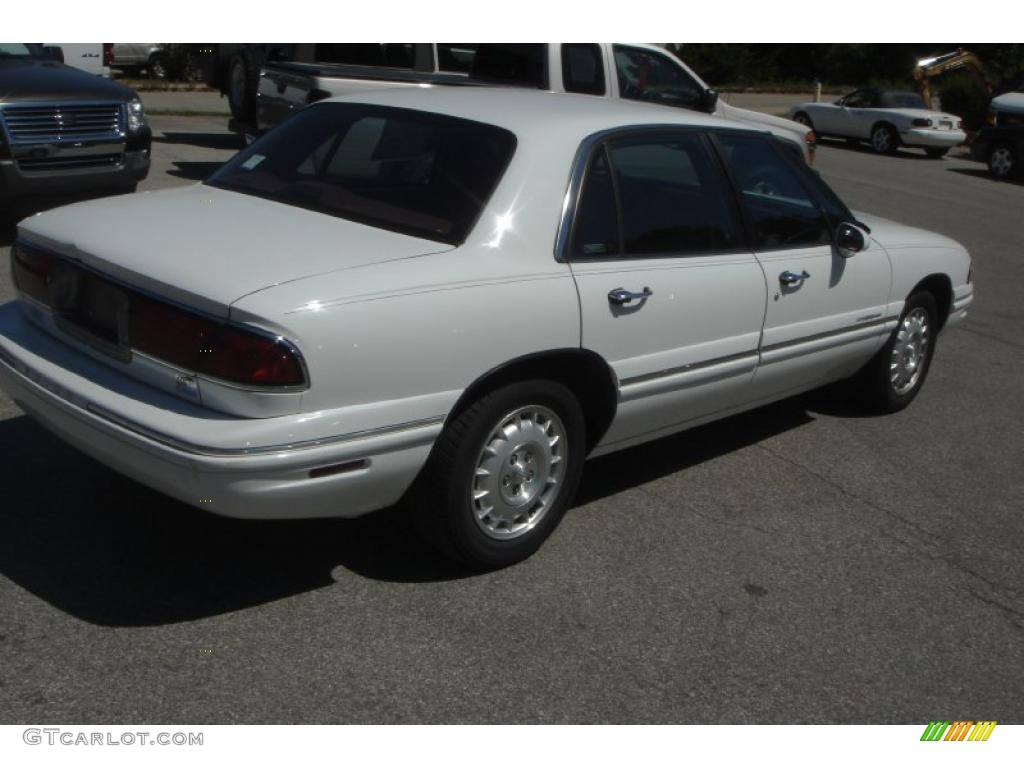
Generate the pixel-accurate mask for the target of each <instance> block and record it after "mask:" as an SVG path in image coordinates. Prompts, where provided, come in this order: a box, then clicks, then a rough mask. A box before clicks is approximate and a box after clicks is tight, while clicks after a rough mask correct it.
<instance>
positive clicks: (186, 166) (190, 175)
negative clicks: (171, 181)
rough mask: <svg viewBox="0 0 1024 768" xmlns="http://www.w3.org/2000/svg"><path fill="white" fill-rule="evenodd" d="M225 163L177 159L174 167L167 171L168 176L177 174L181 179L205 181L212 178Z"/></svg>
mask: <svg viewBox="0 0 1024 768" xmlns="http://www.w3.org/2000/svg"><path fill="white" fill-rule="evenodd" d="M222 165H224V163H199V162H186V161H184V160H176V161H175V162H174V169H173V170H169V171H167V175H168V176H177V177H178V178H179V179H190V180H192V181H205V180H206V179H208V178H210V177H211V176H212V175H213V174H214V173H216V172H217V170H218V169H219V168H220V167H221V166H222Z"/></svg>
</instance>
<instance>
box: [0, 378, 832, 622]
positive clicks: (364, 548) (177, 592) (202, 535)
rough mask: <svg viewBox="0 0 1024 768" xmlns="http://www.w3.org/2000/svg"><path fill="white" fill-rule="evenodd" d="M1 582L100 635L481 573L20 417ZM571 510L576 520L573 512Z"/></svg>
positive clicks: (658, 473)
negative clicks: (379, 583)
mask: <svg viewBox="0 0 1024 768" xmlns="http://www.w3.org/2000/svg"><path fill="white" fill-rule="evenodd" d="M807 405H808V403H807V400H806V398H795V399H791V400H787V401H784V402H781V403H776V404H773V405H770V406H767V407H764V408H761V409H758V410H756V411H751V412H749V413H746V414H742V415H740V416H735V417H732V418H730V419H728V420H725V421H722V422H718V423H716V424H710V425H707V426H703V427H699V428H697V429H694V430H690V431H688V432H685V433H682V434H679V435H675V436H672V437H668V438H663V439H661V440H658V441H655V442H652V443H647V444H645V445H642V446H638V447H636V448H631V449H629V450H626V451H622V452H619V453H617V454H615V455H614V456H612V457H604V458H598V459H595V460H593V461H591V462H588V464H587V465H586V468H585V471H584V477H583V484H582V486H581V488H580V491H579V494H578V496H577V499H576V502H575V504H576V506H580V505H583V504H587V503H590V502H594V501H597V500H599V499H603V498H605V497H607V496H610V495H613V494H617V493H621V492H624V491H628V490H629V489H631V488H634V487H636V486H638V485H640V484H643V483H647V482H650V481H652V480H654V479H657V478H659V477H662V476H664V475H668V474H672V473H675V472H679V471H682V470H685V469H686V468H687V467H690V466H693V465H696V464H700V463H702V462H705V461H709V460H711V459H714V458H715V457H717V456H721V455H723V454H727V453H730V452H732V451H736V450H738V449H740V448H742V447H744V446H747V445H750V444H752V443H755V442H757V441H760V440H762V439H764V438H766V437H769V436H772V435H777V434H780V433H782V432H786V431H788V430H791V429H794V428H797V427H800V426H802V425H804V424H807V423H809V422H811V421H813V416H811V415H809V414H808V410H807ZM0 445H3V446H5V447H7V446H10V447H14V446H16V447H17V449H16V450H5V458H4V461H3V462H2V464H0V487H2V488H4V493H5V499H4V504H3V507H2V511H0V574H2V575H3V576H4V577H6V578H8V579H10V580H11V581H13V582H14V583H15V584H17V585H19V586H20V587H22V588H23V589H25V590H27V591H29V592H31V593H32V594H34V595H36V596H38V597H39V598H41V599H43V600H45V601H46V602H48V603H50V604H51V605H53V606H54V607H56V608H58V609H59V610H61V611H64V612H66V613H68V614H70V615H73V616H75V617H77V618H80V619H82V620H84V621H88V622H90V623H93V624H98V625H103V626H151V625H160V624H169V623H175V622H181V621H190V620H195V619H200V618H205V617H209V616H214V615H219V614H222V613H228V612H231V611H236V610H241V609H244V608H249V607H252V606H255V605H260V604H263V603H267V602H271V601H274V600H279V599H281V598H285V597H289V596H292V595H296V594H301V593H303V592H307V591H311V590H315V589H319V588H322V587H327V586H330V585H331V584H333V583H334V579H333V578H332V576H331V574H332V571H334V570H335V569H336V568H338V567H341V568H344V569H346V570H348V571H351V572H353V573H355V574H358V575H360V576H363V577H365V578H370V579H376V580H383V581H394V582H403V583H417V582H435V581H446V580H455V579H461V578H469V577H472V576H474V575H475V574H474V573H472V572H470V571H467V570H466V569H464V568H461V567H459V566H457V565H454V564H452V563H450V562H448V561H447V560H445V559H443V558H442V557H441V556H439V555H437V554H435V553H434V552H433V551H432V550H430V549H429V548H428V547H427V546H426V545H425V544H423V543H421V541H420V539H419V538H418V537H417V536H416V534H415V533H414V532H413V531H412V530H411V526H410V525H409V524H408V521H407V520H406V518H405V515H406V514H407V513H406V512H405V510H403V509H402V508H400V507H393V508H390V509H386V510H382V511H381V512H377V513H374V514H371V515H366V516H364V517H360V518H357V519H354V520H341V519H338V520H297V521H247V520H231V519H226V518H221V517H218V516H216V515H213V514H210V513H208V512H203V511H201V510H199V509H194V508H192V507H190V506H187V505H185V504H182V503H180V502H177V501H175V500H173V499H170V498H168V497H166V496H163V495H162V494H159V493H157V492H155V491H151V490H150V489H148V488H146V487H144V486H142V485H140V484H138V483H136V482H134V481H132V480H129V479H127V478H125V477H122V476H121V475H118V474H117V473H115V472H113V471H112V470H110V469H108V468H106V467H105V466H103V465H101V464H99V463H97V462H95V461H93V460H92V459H90V458H89V457H88V456H86V455H85V454H83V453H80V452H78V451H77V450H75V449H74V448H71V447H70V446H68V445H67V444H65V443H64V442H62V441H61V440H59V439H58V438H56V437H54V436H53V435H51V434H50V433H49V432H47V431H46V430H45V429H43V428H42V427H40V426H38V425H37V424H36V423H35V422H34V421H32V420H31V419H29V418H28V417H24V416H20V417H15V418H9V419H6V420H3V421H0ZM569 514H570V515H571V514H573V512H572V511H571V510H570V512H569Z"/></svg>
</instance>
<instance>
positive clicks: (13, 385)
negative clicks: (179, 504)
mask: <svg viewBox="0 0 1024 768" xmlns="http://www.w3.org/2000/svg"><path fill="white" fill-rule="evenodd" d="M17 305H18V302H12V303H9V304H7V305H4V306H2V307H0V388H2V389H3V390H5V391H6V392H7V393H8V394H9V395H10V397H11V398H12V399H13V400H14V402H15V403H16V404H17V405H18V406H19V407H20V408H22V409H23V410H24V411H25V412H27V413H28V414H30V415H31V416H33V417H34V418H35V419H36V420H38V421H39V422H40V423H42V424H43V425H44V426H45V427H47V428H48V429H50V430H51V431H52V432H54V433H55V434H57V435H58V436H59V437H61V438H62V439H64V440H66V441H67V442H68V443H70V444H71V445H73V446H75V447H76V448H79V449H80V450H82V451H83V452H85V453H87V454H89V455H90V456H92V457H93V458H95V459H97V460H99V461H101V462H102V463H104V464H107V465H108V466H110V467H111V468H113V469H115V470H117V471H118V472H120V473H122V474H124V475H126V476H128V477H130V478H133V479H135V480H137V481H139V482H141V483H143V484H145V485H148V486H150V487H151V488H154V489H156V490H158V491H160V492H162V493H165V494H167V495H168V496H171V497H173V498H175V499H178V500H180V501H183V502H185V503H186V504H190V505H192V506H195V507H199V508H200V509H207V510H209V511H211V512H215V513H218V514H221V515H225V516H228V517H240V518H265V519H284V518H308V517H355V516H357V515H360V514H363V513H366V512H371V511H373V510H375V509H380V508H382V507H386V506H389V505H390V504H393V503H395V502H396V501H397V500H398V499H399V498H401V496H402V494H403V493H404V492H405V491H406V489H407V488H408V487H409V485H410V484H411V483H412V481H413V480H414V479H415V477H416V475H417V473H418V472H419V470H420V468H421V467H422V466H423V464H424V462H425V461H426V459H427V456H428V455H429V453H430V449H431V447H432V445H433V442H434V440H435V438H436V437H437V435H438V434H439V433H440V431H441V426H442V421H443V419H442V417H435V418H432V419H422V420H419V421H417V422H409V423H405V424H396V425H390V426H388V427H384V428H381V429H374V430H361V431H359V432H352V433H349V434H347V435H346V434H341V435H333V436H324V437H323V438H322V439H320V440H307V441H301V442H298V441H297V442H292V443H288V442H286V441H284V438H286V436H287V435H288V434H294V433H295V431H296V429H295V425H296V424H297V423H298V422H299V421H300V420H302V419H303V418H306V420H307V421H308V420H309V419H308V415H306V416H305V417H304V416H302V415H299V416H293V417H275V418H269V419H237V418H234V417H229V416H225V415H222V414H217V413H215V412H212V411H209V410H205V411H203V410H202V409H197V408H196V407H194V406H192V405H191V404H188V403H177V402H176V399H174V398H172V397H170V396H168V395H165V393H162V392H159V391H157V390H153V389H152V388H150V387H147V386H146V385H143V384H139V383H138V382H134V381H133V380H131V379H129V378H128V377H126V376H124V375H123V374H121V373H119V372H117V371H114V370H113V369H112V368H109V367H108V366H105V365H103V364H102V363H100V362H98V361H96V360H93V359H92V358H91V357H89V356H88V355H85V354H83V353H81V352H79V351H77V350H75V349H72V348H71V347H69V346H68V345H66V344H63V343H62V342H60V341H59V340H57V339H55V338H53V337H51V336H50V335H49V334H47V333H45V332H44V331H42V330H41V329H39V328H37V327H36V326H35V325H34V324H33V323H31V322H30V321H29V320H28V319H27V318H26V317H25V316H24V313H23V312H22V311H21V310H20V308H19V307H18V306H17ZM169 398H170V399H169ZM324 423H328V424H330V423H338V420H337V419H334V418H328V419H326V420H324ZM240 428H244V429H245V430H246V432H245V434H246V436H247V438H246V439H245V440H240V441H239V442H238V444H237V445H236V446H226V445H225V444H224V441H223V435H224V434H230V433H236V434H241V433H239V431H238V430H239V429H240ZM253 430H255V431H253ZM218 436H220V438H221V439H220V440H219V441H218V440H217V439H216V438H217V437H218ZM275 441H277V442H275ZM211 443H212V444H211Z"/></svg>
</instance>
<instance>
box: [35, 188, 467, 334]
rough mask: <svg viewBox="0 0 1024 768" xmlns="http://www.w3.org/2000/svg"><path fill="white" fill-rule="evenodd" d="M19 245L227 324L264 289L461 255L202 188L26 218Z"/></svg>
mask: <svg viewBox="0 0 1024 768" xmlns="http://www.w3.org/2000/svg"><path fill="white" fill-rule="evenodd" d="M19 236H20V237H22V238H23V239H24V240H25V241H26V242H28V243H30V244H35V245H38V246H41V247H44V248H48V249H50V250H52V251H54V252H56V253H58V254H60V255H62V256H65V257H67V258H69V259H70V260H72V261H78V262H80V263H81V264H83V265H84V266H86V267H90V268H92V269H94V270H96V271H99V272H102V273H104V274H107V275H109V276H111V277H113V278H115V279H116V280H120V281H122V282H125V283H127V284H129V285H132V286H135V287H138V288H140V289H142V290H145V291H149V292H152V293H155V294H157V295H159V296H162V297H165V298H167V299H170V300H172V301H176V302H179V303H182V304H185V305H188V306H191V307H193V308H195V309H198V310H201V311H204V312H207V313H208V314H213V315H217V316H221V317H225V318H226V317H227V316H228V309H229V307H230V305H231V304H232V303H233V302H235V301H237V300H238V299H240V298H241V297H243V296H245V295H247V294H250V293H253V292H255V291H259V290H262V289H264V288H269V287H271V286H274V285H280V284H282V283H286V282H291V281H292V280H299V279H303V278H308V277H313V276H315V275H319V274H326V273H328V272H335V271H338V270H344V269H355V268H358V267H364V266H368V265H371V264H377V263H381V262H385V261H392V260H397V259H407V258H413V257H416V256H422V255H426V254H430V253H439V252H441V251H447V250H450V249H451V248H452V246H450V245H447V244H445V243H437V242H434V241H432V240H425V239H421V238H417V237H411V236H409V235H403V234H400V233H397V232H390V231H387V230H383V229H378V228H376V227H371V226H368V225H365V224H359V223H356V222H352V221H348V220H346V219H341V218H337V217H334V216H329V215H326V214H322V213H316V212H313V211H307V210H304V209H302V208H297V207H294V206H289V205H285V204H282V203H276V202H272V201H269V200H263V199H261V198H258V197H253V196H250V195H243V194H240V193H238V192H231V191H227V190H222V189H216V188H214V187H209V186H206V185H203V184H196V185H192V186H188V187H182V188H179V189H172V190H165V191H161V192H147V193H141V194H134V195H124V196H121V197H116V198H106V199H103V200H93V201H88V202H84V203H76V204H74V205H69V206H65V207H63V208H58V209H55V210H52V211H48V212H46V213H41V214H37V215H36V216H33V217H31V218H29V219H26V220H25V221H23V222H22V223H21V224H20V225H19Z"/></svg>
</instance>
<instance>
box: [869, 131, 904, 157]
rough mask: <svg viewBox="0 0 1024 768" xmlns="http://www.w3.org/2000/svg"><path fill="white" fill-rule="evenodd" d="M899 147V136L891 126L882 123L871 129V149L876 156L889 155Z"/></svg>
mask: <svg viewBox="0 0 1024 768" xmlns="http://www.w3.org/2000/svg"><path fill="white" fill-rule="evenodd" d="M899 145H900V139H899V136H898V135H897V134H896V131H895V129H893V127H892V126H891V125H886V124H885V123H882V124H880V125H876V126H875V127H874V128H872V129H871V148H872V149H873V150H875V152H877V153H878V154H880V155H891V154H892V153H893V152H895V151H896V150H897V149H898V148H899Z"/></svg>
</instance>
